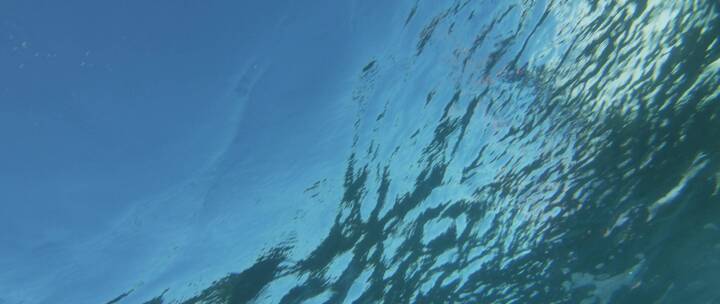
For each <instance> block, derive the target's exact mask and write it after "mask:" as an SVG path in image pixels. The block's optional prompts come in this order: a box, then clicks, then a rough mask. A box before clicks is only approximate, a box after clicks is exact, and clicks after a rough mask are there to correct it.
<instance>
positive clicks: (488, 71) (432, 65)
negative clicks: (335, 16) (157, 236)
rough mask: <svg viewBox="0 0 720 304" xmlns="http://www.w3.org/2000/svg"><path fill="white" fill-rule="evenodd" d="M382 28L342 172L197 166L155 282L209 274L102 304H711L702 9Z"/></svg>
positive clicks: (458, 7)
mask: <svg viewBox="0 0 720 304" xmlns="http://www.w3.org/2000/svg"><path fill="white" fill-rule="evenodd" d="M377 9H382V8H381V7H378V8H377ZM398 10H399V11H398V13H397V14H396V15H397V16H396V18H395V19H393V21H392V22H391V24H392V28H390V29H388V30H387V32H388V36H389V38H388V39H387V41H386V42H385V44H384V45H383V46H382V47H381V48H378V51H375V52H374V53H371V54H368V56H367V57H366V58H363V60H362V61H363V62H364V65H363V66H364V67H362V68H359V69H357V70H356V71H355V72H354V76H353V77H352V78H351V79H350V80H342V81H350V82H351V84H350V85H349V86H348V87H349V89H348V91H347V92H344V93H341V94H340V95H341V96H342V97H341V98H339V99H340V101H338V102H343V104H344V105H347V107H350V108H351V110H350V111H351V114H350V115H346V119H344V120H342V121H341V122H340V123H341V124H343V125H345V126H347V127H348V128H350V129H351V130H352V132H351V134H349V135H347V136H350V137H352V138H347V141H346V142H347V147H346V148H347V149H348V150H338V153H344V154H342V155H340V156H338V159H342V160H343V161H337V162H334V163H333V164H332V165H328V168H338V169H327V170H324V171H322V170H320V171H317V170H316V171H317V172H322V174H314V175H313V174H309V173H308V174H305V175H301V174H299V173H293V172H299V171H303V170H304V169H303V168H304V165H302V164H298V165H297V166H295V167H293V168H288V169H287V172H286V174H287V175H288V176H287V178H285V179H282V182H277V180H275V181H273V182H264V181H258V182H256V183H254V184H253V185H255V186H257V185H260V186H258V187H260V188H253V190H246V189H245V188H242V187H240V186H237V184H236V183H239V182H241V181H243V180H242V179H241V178H239V177H237V176H239V175H242V174H253V173H252V172H240V173H237V172H235V173H228V174H225V173H222V169H214V170H216V171H217V172H220V173H217V172H216V173H213V174H210V176H211V177H209V178H208V179H211V180H212V181H211V182H207V183H205V182H202V183H200V184H202V185H205V184H207V185H211V186H208V187H206V188H203V190H202V191H196V192H193V191H194V190H193V191H191V190H187V191H190V192H192V193H196V194H193V195H195V196H193V197H190V198H187V196H183V197H186V199H187V200H188V201H194V202H201V203H198V204H199V205H201V206H202V207H198V208H200V209H199V210H200V211H199V212H197V213H196V214H195V215H193V217H192V219H187V221H193V223H195V224H193V225H191V226H190V225H189V226H188V228H187V229H188V231H189V230H192V232H182V231H181V234H183V233H184V234H192V235H195V236H197V238H195V239H193V240H194V241H193V245H182V246H179V247H178V248H175V249H176V250H178V251H179V252H185V253H184V255H180V254H178V255H171V256H172V257H173V258H168V259H167V260H163V259H162V258H161V257H159V258H158V260H157V261H156V262H154V264H153V265H165V264H167V265H176V266H175V267H177V268H178V269H182V267H183V266H182V265H184V264H183V263H187V260H191V259H193V255H192V254H190V253H188V252H201V251H208V252H214V253H217V254H216V255H214V256H215V257H216V258H213V259H210V260H204V261H203V263H204V264H203V266H202V267H199V268H192V269H194V270H192V271H190V272H183V271H181V270H176V272H171V271H167V272H154V273H152V275H150V274H143V275H147V277H142V275H139V276H140V277H138V278H136V281H137V282H142V283H138V284H136V285H129V286H127V288H126V289H124V290H118V291H117V294H114V295H113V294H110V295H107V299H108V300H110V299H112V298H113V297H114V296H116V295H120V294H122V295H120V296H119V297H118V298H117V299H115V300H112V301H110V302H109V303H134V301H141V300H142V301H148V302H146V303H715V302H720V290H718V288H717V282H720V140H719V139H720V95H719V94H720V88H719V85H718V84H719V83H720V41H718V39H719V37H720V16H718V14H719V13H720V5H718V3H717V2H716V1H700V0H683V1H666V0H654V1H652V0H649V1H584V0H583V1H575V0H572V1H571V0H566V1H563V0H558V1H542V0H537V1H534V0H523V1H469V0H467V1H416V2H414V3H413V2H410V1H408V2H407V3H405V4H404V5H400V7H399V8H398ZM358 18H361V17H358ZM248 75H251V76H247V77H249V78H248V80H247V81H245V82H243V83H246V84H247V83H250V84H251V83H252V82H253V80H252V79H254V78H252V77H254V76H252V75H253V74H252V73H250V74H248ZM328 81H333V80H328ZM337 81H341V80H337ZM238 90H240V91H243V90H244V89H243V88H242V87H240V88H239V89H238ZM341 135H342V134H340V135H338V136H341ZM342 136H344V135H342ZM324 142H326V140H325V139H323V138H319V139H316V142H310V143H307V144H313V145H314V144H319V145H322V144H323V143H324ZM343 143H345V142H343ZM280 144H281V143H280ZM278 149H282V147H280V148H278ZM345 151H347V153H346V152H345ZM231 165H234V162H233V161H231V160H228V158H227V156H225V160H223V161H220V162H219V163H218V165H217V168H222V167H223V166H231ZM313 172H315V171H313ZM308 176H310V177H311V180H310V177H308ZM255 186H253V187H255ZM192 187H193V186H192V185H190V186H188V188H189V189H192ZM263 187H264V188H263ZM183 191H186V190H183ZM249 192H252V193H251V194H248V193H249ZM183 193H184V192H183ZM197 193H199V194H197ZM278 193H283V195H282V196H281V197H282V199H278V200H283V201H285V203H284V205H283V204H281V205H277V206H274V207H273V206H270V207H257V208H259V209H258V210H261V211H257V212H254V213H252V214H250V215H248V213H247V212H245V211H243V210H246V208H248V207H246V206H249V205H260V206H266V205H263V204H264V202H265V201H270V200H272V199H271V197H280V196H279V195H280V194H278ZM183 195H184V194H183ZM177 196H181V195H180V194H177ZM227 198H232V199H233V200H234V201H233V202H228V200H227ZM163 199H165V198H160V199H158V200H159V201H162V200H163ZM187 204H190V203H187ZM234 205H237V206H236V207H230V206H234ZM181 206H182V204H181ZM157 208H158V210H165V209H164V208H163V207H157ZM173 208H182V207H173ZM253 208H255V207H253ZM262 208H267V209H262ZM156 211H157V210H156ZM147 212H151V211H147ZM153 212H154V211H153ZM168 212H170V213H171V214H175V213H178V214H179V213H180V212H178V211H168ZM279 214H289V215H287V216H286V217H283V215H279ZM133 216H141V215H133ZM173 216H175V215H173ZM183 216H184V215H177V216H175V217H176V218H177V219H178V220H180V221H184V217H183ZM263 217H265V218H268V219H270V218H273V217H277V218H280V219H288V220H287V221H285V220H282V221H284V222H281V223H277V222H273V224H268V223H267V222H268V221H269V220H268V221H265V220H263ZM128 221H130V220H128ZM191 227H193V228H191ZM197 227H202V228H197ZM127 229H130V228H127ZM159 229H162V228H159ZM173 229H177V228H173ZM248 231H251V232H248ZM268 231H281V232H278V233H276V234H275V233H271V232H268ZM178 242H180V241H178ZM180 243H182V242H180ZM162 244H166V243H162ZM183 244H186V243H183ZM205 244H210V245H207V246H206V245H205ZM222 244H228V245H227V246H228V248H229V247H232V248H236V250H234V251H233V250H229V249H227V248H225V246H223V245H222ZM246 244H261V245H260V246H255V245H253V246H255V247H252V248H251V247H244V246H250V245H246ZM162 246H165V245H162ZM168 246H170V245H168ZM245 249H246V250H245ZM223 252H227V254H226V255H223ZM238 252H240V253H238ZM220 265H222V266H220ZM158 267H160V266H158ZM162 267H170V266H162ZM213 267H215V268H213ZM163 269H166V268H163ZM167 269H170V268H167ZM197 269H205V270H207V269H216V270H213V271H209V270H207V271H205V270H203V271H199V270H198V271H196V270H197ZM153 276H154V277H153ZM167 277H173V279H167ZM154 280H159V281H154ZM153 282H155V283H153ZM157 282H168V283H167V284H164V283H163V284H161V283H157ZM713 282H715V283H713ZM163 290H165V292H163ZM125 291H127V292H126V293H125V294H123V292H125ZM151 294H152V296H156V298H154V299H153V298H152V297H151V296H150V295H151Z"/></svg>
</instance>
